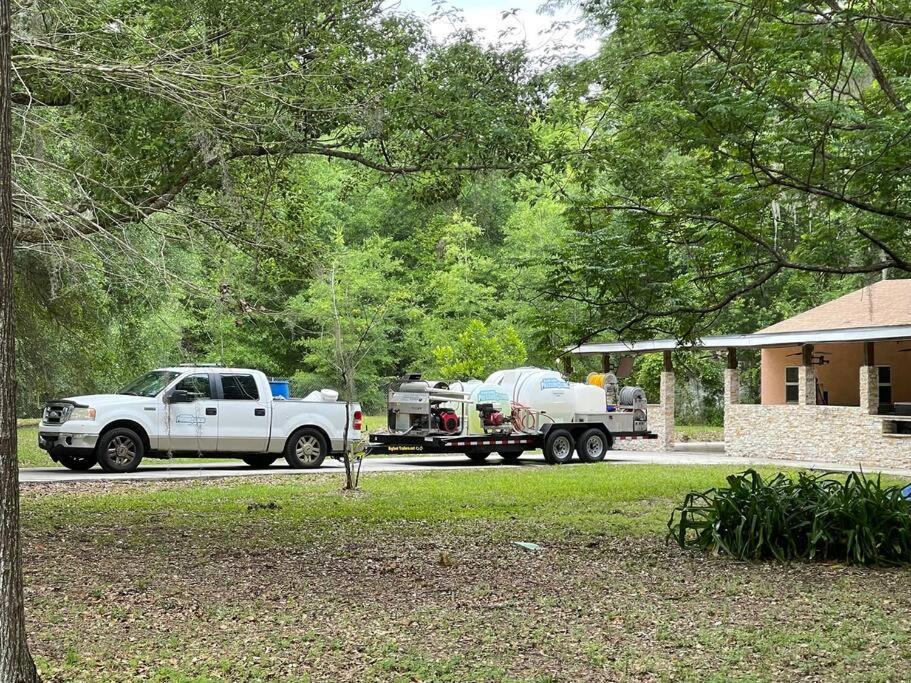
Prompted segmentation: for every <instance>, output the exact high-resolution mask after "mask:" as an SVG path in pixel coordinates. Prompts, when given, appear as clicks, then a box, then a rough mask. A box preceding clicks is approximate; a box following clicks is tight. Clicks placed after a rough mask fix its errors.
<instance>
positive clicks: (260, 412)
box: [253, 408, 266, 417]
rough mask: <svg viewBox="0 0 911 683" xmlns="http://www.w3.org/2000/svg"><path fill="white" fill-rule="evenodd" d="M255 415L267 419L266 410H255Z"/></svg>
mask: <svg viewBox="0 0 911 683" xmlns="http://www.w3.org/2000/svg"><path fill="white" fill-rule="evenodd" d="M253 414H254V415H256V417H265V416H266V409H265V408H254V409H253Z"/></svg>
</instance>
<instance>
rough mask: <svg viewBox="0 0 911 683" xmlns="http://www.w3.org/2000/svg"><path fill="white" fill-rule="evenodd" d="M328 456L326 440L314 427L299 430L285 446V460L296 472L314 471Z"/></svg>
mask: <svg viewBox="0 0 911 683" xmlns="http://www.w3.org/2000/svg"><path fill="white" fill-rule="evenodd" d="M328 454H329V445H328V444H327V443H326V438H325V437H324V436H323V435H322V433H321V432H320V431H319V430H316V429H313V428H312V427H303V428H301V429H298V430H297V431H296V432H294V434H292V435H291V438H290V439H288V443H287V444H286V445H285V460H287V461H288V464H289V465H291V467H293V468H294V469H296V470H314V469H316V468H317V467H319V466H320V465H322V464H323V460H325V459H326V456H327V455H328Z"/></svg>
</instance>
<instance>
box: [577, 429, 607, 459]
mask: <svg viewBox="0 0 911 683" xmlns="http://www.w3.org/2000/svg"><path fill="white" fill-rule="evenodd" d="M610 442H611V438H610V435H609V434H607V433H606V432H605V431H604V430H602V429H597V428H592V429H589V430H587V431H586V432H584V433H583V434H582V436H580V437H579V440H578V441H577V442H576V451H577V452H578V453H579V460H581V461H582V462H601V461H602V460H604V456H605V455H607V451H608V449H609V448H610Z"/></svg>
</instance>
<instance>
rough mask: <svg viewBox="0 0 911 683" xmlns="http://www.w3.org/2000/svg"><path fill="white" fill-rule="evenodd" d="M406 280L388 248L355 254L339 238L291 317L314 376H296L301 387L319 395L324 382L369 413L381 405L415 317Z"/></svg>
mask: <svg viewBox="0 0 911 683" xmlns="http://www.w3.org/2000/svg"><path fill="white" fill-rule="evenodd" d="M400 278H401V263H400V262H399V261H397V260H396V259H393V258H390V257H389V241H388V240H386V239H383V238H381V237H372V238H369V239H368V240H367V241H365V242H364V243H363V244H361V245H358V246H350V245H348V244H346V243H345V242H344V238H343V237H342V235H341V233H337V234H336V236H335V238H334V240H333V242H332V244H331V245H330V248H329V250H328V252H327V253H326V254H325V255H324V257H323V263H322V265H321V266H320V267H319V269H318V270H317V272H316V274H315V277H314V279H313V280H312V281H311V283H310V285H309V287H308V288H307V289H306V290H305V291H304V292H302V293H301V294H300V295H298V296H296V297H294V298H292V299H291V300H290V301H289V302H288V314H289V315H290V316H293V317H296V318H297V319H298V320H299V321H300V324H301V325H302V326H304V327H305V328H307V330H308V334H307V336H306V337H304V338H303V339H301V340H300V341H299V342H298V345H299V346H300V347H301V348H302V349H303V350H304V351H305V353H306V356H305V359H304V360H305V362H306V364H307V366H309V368H312V370H311V371H309V372H304V373H298V375H297V376H296V378H295V379H296V380H297V385H298V386H301V387H302V388H308V387H307V385H308V383H309V384H310V386H309V388H314V389H315V388H320V387H319V386H316V384H315V382H317V381H319V380H322V381H323V382H326V383H328V384H330V385H332V386H336V387H339V388H340V390H341V391H342V392H343V393H345V394H356V395H353V396H350V399H351V400H361V401H362V402H363V403H364V405H365V406H366V407H367V408H368V409H372V408H375V407H377V406H378V405H380V404H381V402H382V394H381V393H380V391H379V389H380V385H381V384H382V380H383V378H384V377H385V376H386V375H387V373H388V371H389V368H390V367H391V366H392V365H393V363H394V361H395V359H396V357H397V345H398V344H399V343H400V342H401V329H402V328H403V327H404V326H405V325H406V324H407V322H408V321H409V320H410V318H411V317H412V315H413V309H412V304H411V292H410V290H409V289H408V288H407V287H403V286H402V285H401V284H400ZM322 386H325V384H323V385H322Z"/></svg>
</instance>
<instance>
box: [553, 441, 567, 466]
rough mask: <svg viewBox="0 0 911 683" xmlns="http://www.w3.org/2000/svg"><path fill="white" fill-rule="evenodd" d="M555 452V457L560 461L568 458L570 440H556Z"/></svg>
mask: <svg viewBox="0 0 911 683" xmlns="http://www.w3.org/2000/svg"><path fill="white" fill-rule="evenodd" d="M553 452H554V456H555V457H556V458H558V459H559V460H562V459H563V458H566V457H568V456H569V454H570V449H569V439H567V438H566V437H565V436H559V437H557V438H556V439H554V444H553Z"/></svg>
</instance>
